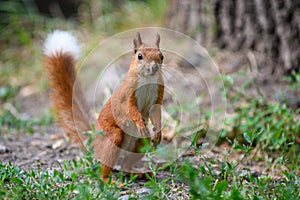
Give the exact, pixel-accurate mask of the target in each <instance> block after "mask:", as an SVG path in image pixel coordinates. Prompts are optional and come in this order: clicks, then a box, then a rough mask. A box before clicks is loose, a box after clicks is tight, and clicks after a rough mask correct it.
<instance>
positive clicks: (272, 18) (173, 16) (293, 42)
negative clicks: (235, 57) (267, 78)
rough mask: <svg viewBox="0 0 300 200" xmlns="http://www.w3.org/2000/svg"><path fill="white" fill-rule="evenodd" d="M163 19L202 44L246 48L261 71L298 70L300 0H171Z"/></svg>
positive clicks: (299, 61)
mask: <svg viewBox="0 0 300 200" xmlns="http://www.w3.org/2000/svg"><path fill="white" fill-rule="evenodd" d="M166 23H167V26H168V27H169V28H171V29H175V30H177V31H181V32H183V33H186V34H188V35H190V36H192V37H193V38H195V39H196V40H197V41H199V42H200V43H201V44H202V45H204V46H206V45H208V44H210V43H211V42H213V43H214V44H215V45H217V46H218V47H219V48H221V49H228V50H231V51H242V52H244V51H246V52H247V51H250V52H251V53H252V54H253V55H254V56H255V59H256V63H257V66H258V69H259V70H261V71H266V70H267V71H268V72H270V73H271V74H276V75H282V74H285V73H289V72H291V70H296V71H299V70H300V1H297V0H249V1H242V0H237V1H236V0H211V1H206V0H189V1H187V0H171V1H170V6H169V11H168V16H167V22H166Z"/></svg>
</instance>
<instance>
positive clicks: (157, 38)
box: [155, 33, 160, 47]
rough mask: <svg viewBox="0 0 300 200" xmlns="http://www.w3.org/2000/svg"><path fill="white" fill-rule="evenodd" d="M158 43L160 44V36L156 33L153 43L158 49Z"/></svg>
mask: <svg viewBox="0 0 300 200" xmlns="http://www.w3.org/2000/svg"><path fill="white" fill-rule="evenodd" d="M159 42H160V35H159V34H158V33H157V34H156V41H155V45H156V46H157V47H159Z"/></svg>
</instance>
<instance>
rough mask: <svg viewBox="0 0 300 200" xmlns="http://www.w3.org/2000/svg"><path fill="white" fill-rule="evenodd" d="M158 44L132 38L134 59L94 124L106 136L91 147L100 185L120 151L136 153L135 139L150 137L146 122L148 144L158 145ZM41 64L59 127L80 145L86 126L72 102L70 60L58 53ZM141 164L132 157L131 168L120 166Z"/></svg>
mask: <svg viewBox="0 0 300 200" xmlns="http://www.w3.org/2000/svg"><path fill="white" fill-rule="evenodd" d="M159 41H160V38H159V35H157V38H156V42H155V44H154V45H147V44H144V43H143V42H142V40H141V38H140V35H139V34H138V35H137V37H136V38H135V39H134V48H135V49H134V51H135V54H134V55H133V57H132V61H131V64H130V69H129V71H128V74H127V75H126V77H125V79H124V80H123V82H122V83H121V84H120V85H119V87H118V88H117V89H116V90H115V91H114V93H113V94H112V96H111V97H110V99H109V100H108V102H107V103H106V104H105V105H104V107H103V109H102V110H101V112H100V114H99V117H98V119H97V122H96V124H95V127H96V129H98V130H100V129H101V130H102V131H103V133H104V135H105V136H100V135H99V136H98V135H97V136H96V138H95V140H94V142H93V144H92V145H93V147H94V154H95V156H96V157H97V158H100V160H101V163H102V176H103V179H104V180H106V179H107V177H108V174H109V173H110V172H111V170H112V167H113V166H114V164H115V163H116V161H117V159H118V157H119V154H120V149H124V150H126V151H129V152H138V151H139V148H140V146H141V144H142V143H141V139H140V138H141V137H148V138H150V137H151V135H150V131H149V130H148V128H147V121H148V119H150V120H151V122H152V124H153V126H154V130H153V131H154V132H155V136H154V138H152V140H153V143H155V144H157V143H159V142H160V140H161V109H160V106H161V104H162V101H163V94H164V85H163V78H162V72H161V64H162V59H163V56H162V53H161V52H160V50H159ZM139 54H141V55H142V57H143V58H142V59H139V58H138V55H139ZM45 61H46V62H45V63H46V64H45V65H46V68H47V70H48V74H49V79H50V87H51V88H52V93H51V99H52V101H53V105H54V107H55V109H56V110H57V114H58V122H59V123H60V124H61V126H62V127H63V128H64V130H65V131H66V132H67V134H68V135H69V137H70V138H72V139H73V140H74V141H76V142H82V139H86V137H84V136H83V135H82V134H81V132H82V131H86V130H90V129H91V125H90V124H89V119H90V118H89V116H88V115H87V114H86V113H87V112H88V109H87V108H86V106H85V105H86V103H85V101H84V99H82V98H78V97H75V99H72V98H74V97H73V87H74V81H75V77H76V76H75V68H74V65H75V63H74V58H72V56H70V55H69V54H68V53H60V52H58V53H57V54H56V55H52V56H48V57H46V59H45ZM143 84H145V85H143ZM76 89H78V88H76ZM78 90H79V89H78ZM79 92H81V91H79ZM81 96H82V95H81ZM72 106H73V107H72ZM74 114H76V116H77V118H78V119H80V123H79V124H75V123H74V118H73V115H74ZM140 158H141V157H139V156H138V157H136V158H133V157H131V158H130V159H128V160H130V163H125V164H124V166H125V167H127V168H130V167H131V166H132V165H133V164H134V161H135V162H136V161H137V160H139V159H140ZM125 160H126V159H125Z"/></svg>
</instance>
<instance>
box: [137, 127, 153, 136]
mask: <svg viewBox="0 0 300 200" xmlns="http://www.w3.org/2000/svg"><path fill="white" fill-rule="evenodd" d="M138 131H139V133H140V134H141V137H143V138H150V137H151V135H150V131H149V129H148V127H147V126H144V127H138Z"/></svg>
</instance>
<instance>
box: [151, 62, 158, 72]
mask: <svg viewBox="0 0 300 200" xmlns="http://www.w3.org/2000/svg"><path fill="white" fill-rule="evenodd" d="M157 70H158V65H157V64H154V65H153V66H152V72H157Z"/></svg>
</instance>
